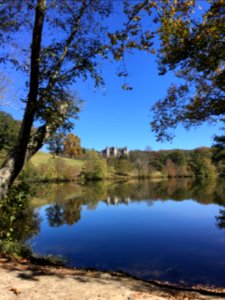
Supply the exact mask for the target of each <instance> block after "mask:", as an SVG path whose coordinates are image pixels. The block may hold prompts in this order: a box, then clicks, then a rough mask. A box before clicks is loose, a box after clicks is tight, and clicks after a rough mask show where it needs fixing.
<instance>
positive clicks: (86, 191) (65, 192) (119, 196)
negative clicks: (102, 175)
mask: <svg viewBox="0 0 225 300" xmlns="http://www.w3.org/2000/svg"><path fill="white" fill-rule="evenodd" d="M33 189H36V197H35V198H34V199H32V202H31V203H32V204H33V206H34V207H38V206H42V205H46V204H49V206H48V208H47V209H46V214H47V218H48V221H49V225H50V226H61V225H63V224H67V225H72V224H74V223H76V222H78V221H79V220H80V218H81V211H82V206H87V208H88V209H92V210H94V209H96V207H97V206H98V204H99V203H100V202H104V203H106V204H107V205H119V204H129V203H130V202H137V201H141V202H143V201H144V202H145V203H146V204H147V205H148V206H151V205H152V203H153V201H157V200H158V201H159V200H160V201H167V200H171V199H172V200H174V201H183V200H186V199H192V200H194V201H196V202H199V203H201V204H218V205H221V206H225V182H224V181H223V180H216V179H213V178H212V179H209V178H208V179H205V180H198V181H193V180H191V179H171V180H168V181H158V182H157V181H156V182H154V181H153V182H152V181H130V182H103V181H99V182H95V183H89V184H88V185H85V186H81V185H76V184H71V183H70V184H68V183H67V184H43V185H39V186H38V188H37V187H35V186H34V187H33ZM223 216H224V212H223V211H221V213H220V216H218V217H216V221H217V223H218V226H219V227H223V224H224V223H223V218H224V217H223Z"/></svg>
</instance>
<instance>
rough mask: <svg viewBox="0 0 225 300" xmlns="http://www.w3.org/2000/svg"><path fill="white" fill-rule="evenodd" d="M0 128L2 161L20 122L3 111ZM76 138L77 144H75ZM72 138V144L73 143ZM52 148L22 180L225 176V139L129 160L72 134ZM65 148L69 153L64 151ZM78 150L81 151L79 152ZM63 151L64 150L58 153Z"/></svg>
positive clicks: (142, 153)
mask: <svg viewBox="0 0 225 300" xmlns="http://www.w3.org/2000/svg"><path fill="white" fill-rule="evenodd" d="M0 125H1V126H0V162H1V160H3V159H4V156H5V155H6V152H7V151H8V150H9V149H10V148H11V147H12V146H13V145H15V140H16V136H17V135H18V131H19V122H18V121H15V120H14V119H13V118H12V117H11V116H10V115H9V114H6V113H4V112H0ZM58 137H60V138H58ZM74 138H76V141H78V143H77V142H76V143H74ZM71 139H72V142H70V140H71ZM74 144H76V147H74ZM50 146H51V154H53V155H51V154H46V155H47V158H46V159H45V160H44V159H43V157H42V158H41V159H40V158H39V159H35V157H34V158H33V159H32V160H31V162H29V163H28V164H27V165H26V166H25V168H24V170H23V172H22V174H21V176H20V178H22V179H25V180H31V181H54V180H58V181H65V180H70V181H71V180H77V179H78V178H79V180H85V181H89V180H102V179H118V178H120V179H126V178H140V179H141V178H161V177H164V178H174V177H194V178H197V177H216V176H225V142H224V140H222V142H221V141H217V144H216V145H214V146H213V147H211V148H207V147H201V148H197V149H194V150H178V149H175V150H160V151H140V150H136V151H130V154H129V156H128V157H127V156H121V157H112V158H105V157H103V156H102V154H101V153H99V152H96V151H94V150H87V149H82V148H81V146H80V139H79V138H78V137H76V136H74V135H73V134H68V135H67V136H65V137H63V138H62V135H60V136H59V135H56V136H55V137H53V138H52V140H51V143H50ZM65 146H66V150H67V151H65ZM78 146H79V147H78ZM78 148H79V151H77V149H78ZM62 149H63V150H64V151H59V150H62ZM75 150H76V151H75ZM71 151H72V152H71ZM71 153H72V154H73V155H71ZM78 154H79V155H78ZM59 155H60V157H59ZM65 157H67V159H66V158H65ZM68 158H70V159H68Z"/></svg>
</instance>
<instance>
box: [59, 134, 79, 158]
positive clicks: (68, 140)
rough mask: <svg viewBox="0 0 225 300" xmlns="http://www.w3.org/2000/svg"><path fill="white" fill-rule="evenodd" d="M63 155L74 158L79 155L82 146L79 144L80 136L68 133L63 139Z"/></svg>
mask: <svg viewBox="0 0 225 300" xmlns="http://www.w3.org/2000/svg"><path fill="white" fill-rule="evenodd" d="M63 144H64V155H66V156H68V157H70V158H75V157H80V156H81V154H82V148H81V145H80V138H79V137H78V136H77V135H74V134H73V133H69V134H68V135H67V136H66V137H65V140H64V143H63Z"/></svg>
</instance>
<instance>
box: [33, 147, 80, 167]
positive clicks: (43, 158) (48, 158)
mask: <svg viewBox="0 0 225 300" xmlns="http://www.w3.org/2000/svg"><path fill="white" fill-rule="evenodd" d="M57 159H60V160H62V161H63V162H64V163H65V164H66V165H68V166H71V167H77V168H80V169H81V168H82V166H83V161H81V160H78V159H70V158H65V157H57V156H56V157H55V158H53V156H52V155H51V154H50V153H46V152H41V151H39V152H38V153H36V154H35V155H34V156H33V157H32V158H31V160H30V162H31V163H32V164H33V165H34V166H35V167H38V166H40V165H41V164H46V165H49V164H50V165H51V164H53V163H54V161H55V160H57Z"/></svg>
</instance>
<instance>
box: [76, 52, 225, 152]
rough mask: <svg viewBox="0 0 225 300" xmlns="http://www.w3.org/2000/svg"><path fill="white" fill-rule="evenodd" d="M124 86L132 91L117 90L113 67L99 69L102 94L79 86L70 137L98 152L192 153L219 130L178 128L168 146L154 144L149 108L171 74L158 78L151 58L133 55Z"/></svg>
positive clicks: (161, 94)
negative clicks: (119, 149) (118, 149)
mask: <svg viewBox="0 0 225 300" xmlns="http://www.w3.org/2000/svg"><path fill="white" fill-rule="evenodd" d="M127 68H128V71H129V77H128V80H127V81H128V83H129V84H131V85H132V86H133V90H132V91H123V90H122V89H121V86H122V83H123V81H122V80H123V79H120V78H117V77H116V75H115V69H116V65H115V64H112V63H111V64H110V63H105V65H104V66H103V70H104V75H105V79H106V92H105V93H104V92H103V91H102V90H97V91H95V90H94V88H93V86H92V84H91V83H90V82H86V83H84V84H79V85H78V87H77V89H78V91H79V94H80V96H81V97H82V98H84V99H85V103H84V106H83V109H82V112H81V114H80V120H78V121H77V122H76V126H75V129H74V133H75V134H77V135H78V136H80V138H81V141H82V145H83V146H84V147H87V148H95V149H97V150H101V149H103V148H104V147H106V146H118V147H124V146H128V147H129V148H130V149H142V150H144V149H145V148H146V146H147V145H148V146H151V147H152V149H153V150H159V149H172V148H181V149H193V148H196V147H200V146H210V145H212V136H213V135H214V134H216V133H218V130H219V129H218V128H219V126H215V125H214V126H213V125H210V126H209V125H207V124H205V125H203V126H201V127H198V128H195V129H192V130H190V131H186V130H185V129H183V128H182V127H179V128H178V129H177V130H175V134H176V138H175V139H174V140H173V142H172V143H159V142H156V139H155V136H154V134H153V133H152V131H151V128H150V125H149V122H150V121H151V112H150V107H151V106H152V105H153V103H154V102H155V101H156V100H157V99H159V98H163V97H164V96H165V94H166V91H167V88H168V87H169V85H170V84H171V83H172V82H174V81H175V80H176V78H175V77H174V76H173V74H172V73H171V74H167V75H166V76H158V73H157V64H156V63H155V57H154V56H153V55H147V54H144V53H137V54H135V55H133V56H129V57H128V59H127Z"/></svg>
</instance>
